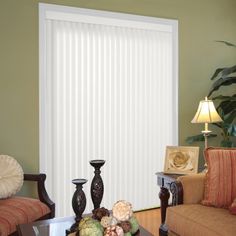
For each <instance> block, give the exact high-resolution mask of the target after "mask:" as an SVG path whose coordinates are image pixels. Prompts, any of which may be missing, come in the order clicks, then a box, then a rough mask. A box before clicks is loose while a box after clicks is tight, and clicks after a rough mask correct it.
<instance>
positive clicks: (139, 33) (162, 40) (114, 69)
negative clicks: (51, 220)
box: [40, 4, 178, 216]
mask: <svg viewBox="0 0 236 236" xmlns="http://www.w3.org/2000/svg"><path fill="white" fill-rule="evenodd" d="M53 9H54V11H53ZM68 9H69V11H68ZM40 10H41V12H40V22H41V23H40V24H41V25H40V43H41V44H40V45H41V47H40V49H41V50H40V171H42V172H45V173H46V174H47V188H48V190H49V193H50V196H51V197H52V199H53V200H54V201H55V202H56V214H57V216H65V215H72V214H73V211H72V208H71V199H72V195H73V193H74V190H75V186H72V185H73V184H72V183H71V180H72V179H74V178H86V179H88V182H87V183H86V184H85V185H84V191H85V193H86V197H87V207H86V212H91V210H92V209H93V205H92V201H91V197H90V184H91V181H92V178H93V175H94V174H93V171H94V170H93V168H92V167H91V166H90V165H89V160H92V159H104V160H106V163H105V165H104V167H102V178H103V181H104V187H105V192H104V197H103V202H102V204H101V205H102V206H105V207H107V208H109V209H111V207H112V205H113V203H115V202H116V201H117V200H119V199H125V200H128V201H130V202H131V203H132V204H133V207H134V209H136V210H138V209H144V208H149V207H154V206H157V205H158V204H159V202H158V195H157V193H158V188H157V186H156V177H155V173H156V172H157V171H161V170H162V169H163V163H164V155H165V147H166V145H177V135H178V133H177V122H178V119H177V92H176V91H177V70H176V68H177V66H176V63H177V61H176V58H177V54H176V51H177V50H176V40H177V39H176V38H175V37H176V22H174V23H173V22H172V21H168V20H167V21H164V20H163V22H162V21H160V20H156V22H155V20H154V22H153V19H152V20H150V19H151V18H148V17H138V16H131V15H124V17H123V18H126V19H123V18H122V16H123V14H115V13H106V12H102V13H98V12H97V11H89V10H83V9H77V10H76V9H74V8H65V7H59V6H56V7H53V6H52V5H48V4H40ZM63 11H64V12H63ZM94 12H95V13H96V14H95V13H94ZM86 14H87V18H86ZM127 17H128V19H127ZM142 19H143V21H142ZM139 26H140V27H139Z"/></svg>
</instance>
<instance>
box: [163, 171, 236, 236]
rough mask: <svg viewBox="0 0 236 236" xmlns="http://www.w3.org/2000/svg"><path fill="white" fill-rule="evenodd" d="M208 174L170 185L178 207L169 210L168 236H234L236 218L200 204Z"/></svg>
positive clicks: (183, 178) (180, 180)
mask: <svg viewBox="0 0 236 236" xmlns="http://www.w3.org/2000/svg"><path fill="white" fill-rule="evenodd" d="M204 184H205V174H204V173H201V174H195V175H187V176H181V177H179V178H178V180H177V181H176V182H173V183H172V184H171V192H172V194H173V201H174V204H176V205H175V206H172V207H168V208H167V214H166V222H165V224H166V228H167V229H168V236H235V235H236V215H232V214H230V212H229V210H228V209H223V208H216V207H208V206H204V205H202V204H200V203H201V200H202V199H203V196H204Z"/></svg>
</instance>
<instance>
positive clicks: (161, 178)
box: [156, 172, 181, 235]
mask: <svg viewBox="0 0 236 236" xmlns="http://www.w3.org/2000/svg"><path fill="white" fill-rule="evenodd" d="M156 175H157V185H158V186H160V192H159V198H160V201H161V225H160V228H159V234H160V235H167V229H166V226H165V220H166V208H167V207H168V205H169V203H168V202H169V198H170V190H171V183H173V182H175V181H176V180H177V178H178V177H179V176H181V175H177V174H165V173H163V172H157V173H156ZM174 200H175V199H174ZM172 205H173V202H172ZM174 205H175V204H174Z"/></svg>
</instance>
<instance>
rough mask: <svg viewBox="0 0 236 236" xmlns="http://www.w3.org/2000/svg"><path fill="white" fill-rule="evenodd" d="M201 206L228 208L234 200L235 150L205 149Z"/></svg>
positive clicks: (235, 185)
mask: <svg viewBox="0 0 236 236" xmlns="http://www.w3.org/2000/svg"><path fill="white" fill-rule="evenodd" d="M204 154H205V159H206V163H207V167H208V171H207V173H206V182H205V190H204V199H203V200H202V204H203V205H207V206H215V207H222V208H228V207H229V206H230V205H231V203H232V202H233V200H234V199H235V198H236V148H212V147H211V148H207V149H206V150H205V151H204Z"/></svg>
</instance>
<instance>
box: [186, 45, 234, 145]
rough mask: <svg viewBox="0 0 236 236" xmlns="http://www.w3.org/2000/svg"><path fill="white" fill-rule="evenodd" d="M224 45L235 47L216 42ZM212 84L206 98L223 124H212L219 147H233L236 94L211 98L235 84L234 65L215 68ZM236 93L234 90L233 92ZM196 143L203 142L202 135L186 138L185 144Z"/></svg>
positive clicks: (211, 135) (213, 135) (210, 136)
mask: <svg viewBox="0 0 236 236" xmlns="http://www.w3.org/2000/svg"><path fill="white" fill-rule="evenodd" d="M217 42H220V43H224V44H225V45H227V46H229V47H235V48H236V45H235V44H232V43H229V42H226V41H217ZM211 80H212V81H213V84H212V86H211V88H210V90H209V93H208V98H210V99H212V100H214V101H215V102H216V104H217V107H216V109H217V112H218V113H219V114H220V116H221V118H222V120H223V122H221V123H213V125H215V126H216V127H217V128H219V129H220V133H221V137H222V140H221V146H222V147H234V146H236V145H235V141H234V140H233V139H234V138H233V137H236V93H233V94H230V95H218V96H213V94H214V92H215V91H217V90H219V89H220V88H221V87H222V86H231V85H235V84H236V65H233V66H231V67H224V68H217V69H216V70H215V72H214V74H213V75H212V77H211ZM234 91H236V90H234ZM216 136H217V135H216V134H210V135H209V138H212V137H216ZM196 141H204V137H203V134H199V135H194V136H190V137H187V139H186V142H187V143H189V144H191V143H193V142H196Z"/></svg>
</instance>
